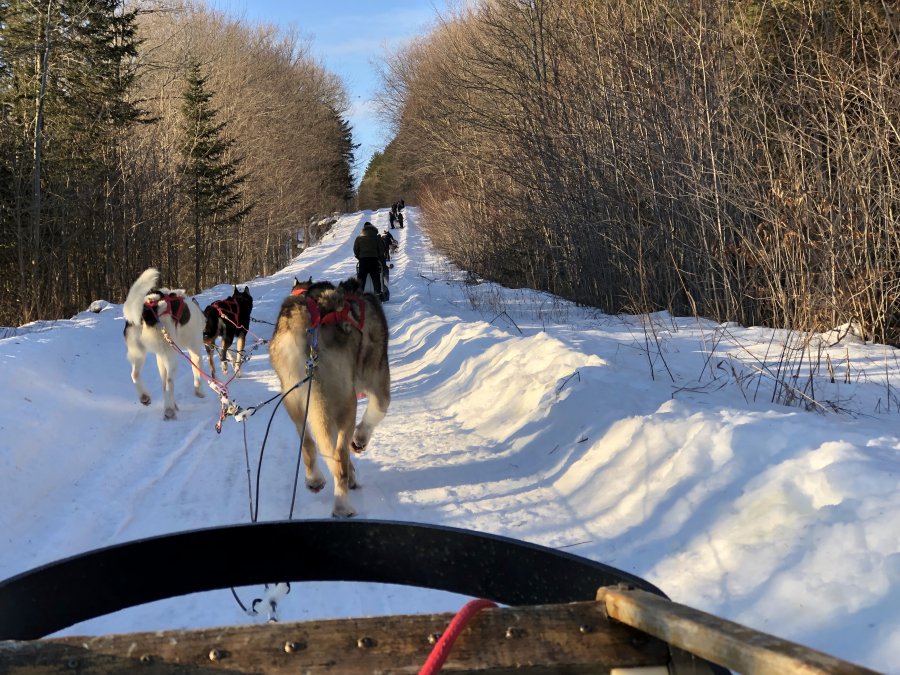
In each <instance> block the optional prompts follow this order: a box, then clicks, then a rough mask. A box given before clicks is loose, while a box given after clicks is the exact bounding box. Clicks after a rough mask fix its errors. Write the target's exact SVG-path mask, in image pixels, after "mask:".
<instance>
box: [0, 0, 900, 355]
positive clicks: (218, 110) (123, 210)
mask: <svg viewBox="0 0 900 675" xmlns="http://www.w3.org/2000/svg"><path fill="white" fill-rule="evenodd" d="M0 10H2V14H0V30H2V38H3V39H2V40H0V126H2V128H0V145H2V151H0V286H2V290H3V292H4V293H6V294H7V295H13V296H14V297H16V299H17V301H16V303H3V304H2V305H0V325H18V324H20V323H24V322H27V321H31V320H34V319H38V318H56V317H66V316H69V315H71V314H72V313H74V312H77V311H80V310H81V309H83V308H84V307H85V306H87V304H88V303H89V302H90V301H91V300H93V299H96V298H110V299H112V300H116V299H119V298H121V297H123V296H124V292H125V289H127V287H128V285H129V284H130V282H131V280H132V278H133V276H134V274H135V273H136V272H138V271H140V270H141V269H143V268H145V267H147V266H149V265H151V264H153V265H156V266H159V267H160V268H161V269H162V271H163V278H164V279H167V280H169V285H176V284H177V285H181V286H184V287H185V288H188V289H189V290H191V291H197V290H199V289H201V288H205V287H207V286H209V285H212V284H216V283H221V282H229V281H232V280H235V279H248V278H252V277H254V276H257V275H264V274H268V273H271V272H272V271H273V270H276V269H279V268H280V267H281V266H283V265H284V264H285V263H286V262H287V261H288V260H289V259H290V258H291V257H293V256H294V255H296V254H297V252H298V251H299V250H300V246H301V244H300V243H299V242H300V241H309V240H310V239H309V238H310V237H314V236H315V235H316V234H317V233H316V232H312V231H310V229H311V228H313V227H314V226H315V223H318V222H320V221H321V220H322V218H323V217H325V216H328V215H329V214H331V213H333V212H335V211H352V210H355V209H374V208H380V207H384V206H386V205H388V204H390V203H392V202H393V201H395V200H396V199H397V198H398V196H402V197H404V198H405V200H406V202H407V203H408V204H414V205H417V206H419V207H421V209H422V213H423V223H424V227H426V228H427V231H428V234H429V235H430V237H431V239H432V241H433V242H434V244H435V245H436V246H437V247H438V248H439V249H441V250H442V251H443V252H445V253H446V254H447V255H448V256H449V257H450V258H451V259H452V260H453V261H454V262H455V263H457V264H458V265H459V266H460V267H461V268H462V269H466V270H470V271H471V272H472V273H474V274H476V275H480V276H482V277H484V278H488V279H491V280H495V281H499V282H501V283H503V284H506V285H508V286H512V287H531V288H537V289H542V290H546V291H549V292H552V293H554V294H556V295H558V296H560V297H563V298H566V299H569V300H573V301H575V302H577V303H580V304H583V305H587V306H594V307H597V308H599V309H601V310H603V311H605V312H609V313H620V312H626V313H643V312H648V311H656V310H659V309H667V310H669V311H671V312H672V313H674V314H678V315H696V316H705V317H710V318H714V319H717V320H720V321H735V322H738V323H741V324H743V325H748V326H749V325H765V326H778V327H786V328H791V329H796V330H798V331H815V330H823V329H828V328H832V327H835V326H840V325H854V326H856V327H858V330H859V332H860V333H861V334H862V335H864V336H865V337H866V338H867V339H869V340H874V341H877V342H882V343H886V344H893V345H897V344H900V307H898V296H900V276H898V274H897V271H898V264H900V175H898V171H900V170H898V167H900V10H898V9H897V7H896V4H895V3H890V2H888V1H887V0H741V1H740V2H738V1H735V0H726V1H725V2H722V1H720V0H638V1H637V2H630V1H629V2H622V1H621V0H480V1H479V2H469V3H459V5H458V6H457V7H456V9H454V10H452V11H451V12H450V13H448V14H447V15H445V16H441V17H439V18H438V20H437V23H436V27H435V28H434V29H433V30H432V31H431V32H430V33H429V34H427V35H425V36H423V37H421V38H420V39H416V40H413V41H410V42H409V43H408V44H407V46H406V47H405V48H404V49H402V50H400V51H397V52H393V53H390V54H387V55H385V56H384V57H383V64H382V83H381V93H380V104H381V108H382V116H383V118H384V120H385V122H386V123H387V124H388V125H389V129H390V132H389V138H387V139H386V141H387V143H386V146H385V148H384V150H383V151H382V152H378V153H376V154H375V156H374V157H373V158H372V160H371V161H370V162H369V164H368V166H367V168H366V171H365V174H364V176H363V178H362V181H361V183H360V185H359V186H358V188H356V187H355V186H354V182H353V169H354V151H355V150H356V148H357V146H356V145H355V144H354V140H353V135H352V128H351V127H350V125H349V123H348V121H347V110H348V107H349V106H348V102H347V93H346V91H345V89H344V86H343V84H342V83H341V82H340V80H339V79H338V78H337V77H336V76H335V75H334V74H332V73H329V72H328V71H326V70H325V69H324V68H323V67H322V66H321V65H319V64H318V63H317V62H316V61H315V59H313V58H312V57H311V56H310V45H309V44H308V43H306V42H304V41H303V40H301V39H300V38H299V37H298V36H297V35H295V34H293V33H291V32H289V31H285V30H283V29H279V28H277V27H275V26H265V25H246V24H245V23H242V22H240V21H236V20H233V19H229V18H226V17H225V16H223V15H221V14H218V13H216V12H214V11H212V10H209V9H207V8H206V7H205V6H204V5H203V4H202V3H192V2H189V1H188V0H155V1H144V2H137V3H135V2H125V0H42V1H41V2H25V1H22V0H0ZM374 56H377V55H373V57H374Z"/></svg>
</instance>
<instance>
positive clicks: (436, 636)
mask: <svg viewBox="0 0 900 675" xmlns="http://www.w3.org/2000/svg"><path fill="white" fill-rule="evenodd" d="M440 639H441V633H430V634H429V635H428V644H430V645H433V644H436V643H437V641H438V640H440Z"/></svg>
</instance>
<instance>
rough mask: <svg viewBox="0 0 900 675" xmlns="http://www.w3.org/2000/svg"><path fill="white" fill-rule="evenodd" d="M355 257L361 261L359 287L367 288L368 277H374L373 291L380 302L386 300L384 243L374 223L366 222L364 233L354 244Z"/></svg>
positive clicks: (358, 275) (357, 275)
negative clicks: (383, 285) (383, 277)
mask: <svg viewBox="0 0 900 675" xmlns="http://www.w3.org/2000/svg"><path fill="white" fill-rule="evenodd" d="M353 255H354V256H356V259H357V260H359V268H358V271H357V273H356V278H357V279H358V280H359V285H360V286H362V287H363V288H365V287H366V277H372V289H373V290H374V291H375V295H376V296H377V297H378V299H379V300H382V301H383V300H384V291H383V289H382V286H381V274H382V272H383V267H382V266H383V265H384V264H385V257H386V255H385V250H384V242H383V241H382V239H381V236H380V235H379V234H378V228H377V227H375V226H374V225H373V224H372V223H370V222H368V221H367V222H366V223H365V225H363V229H362V232H361V233H360V234H359V236H358V237H357V238H356V241H354V242H353Z"/></svg>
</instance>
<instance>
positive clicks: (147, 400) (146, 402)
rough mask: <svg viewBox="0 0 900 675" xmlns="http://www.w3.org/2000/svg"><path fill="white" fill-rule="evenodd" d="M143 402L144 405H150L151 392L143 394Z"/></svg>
mask: <svg viewBox="0 0 900 675" xmlns="http://www.w3.org/2000/svg"><path fill="white" fill-rule="evenodd" d="M141 403H143V404H144V405H150V396H149V394H141Z"/></svg>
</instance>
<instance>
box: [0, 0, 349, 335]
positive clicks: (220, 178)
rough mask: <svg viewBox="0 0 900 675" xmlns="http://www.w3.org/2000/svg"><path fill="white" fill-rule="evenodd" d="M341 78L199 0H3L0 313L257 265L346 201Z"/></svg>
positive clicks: (287, 38)
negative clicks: (149, 278) (154, 275)
mask: <svg viewBox="0 0 900 675" xmlns="http://www.w3.org/2000/svg"><path fill="white" fill-rule="evenodd" d="M347 108H348V101H347V95H346V93H345V91H344V89H343V86H342V84H341V83H340V81H339V80H338V79H337V78H336V77H335V76H334V75H333V74H331V73H329V72H327V71H326V70H324V69H323V68H322V67H321V66H320V65H318V64H317V62H316V61H315V60H314V59H313V58H312V57H311V56H310V54H309V51H308V45H307V44H306V43H305V42H302V41H300V40H299V39H298V38H297V37H296V36H294V35H291V34H285V33H284V32H279V31H278V29H276V28H275V27H272V26H260V25H247V24H245V23H243V22H239V21H235V20H231V19H228V18H226V17H225V16H223V15H222V14H220V13H217V12H214V11H210V10H208V9H206V8H205V7H204V5H202V4H195V3H191V2H181V1H180V0H166V1H165V2H140V3H135V2H126V1H125V0H43V1H42V2H31V1H28V2H26V1H23V0H0V290H2V293H3V295H4V297H6V298H7V299H8V300H7V302H4V303H0V325H18V324H20V323H24V322H27V321H31V320H34V319H41V318H59V317H67V316H70V315H72V314H73V313H75V312H77V311H80V310H83V309H84V308H85V307H86V306H87V305H88V303H89V302H90V301H91V300H94V299H98V298H104V299H109V300H111V301H121V300H122V299H123V298H124V295H125V293H126V292H127V289H128V287H129V285H130V284H131V283H132V281H133V280H134V278H135V277H136V275H137V274H138V273H139V272H140V271H142V270H143V269H145V268H146V267H149V266H156V267H159V268H160V269H161V270H162V276H163V281H164V283H166V284H167V285H170V286H183V287H186V288H188V289H190V290H192V291H197V290H199V289H201V288H204V287H207V286H209V285H213V284H216V283H221V282H238V281H241V280H245V279H248V278H252V277H254V276H256V275H265V274H269V273H271V272H272V271H274V270H276V269H278V268H279V267H281V266H283V265H284V264H285V263H286V261H287V260H289V258H290V257H291V256H292V255H295V254H296V247H297V243H296V242H297V233H298V231H299V230H303V229H304V228H306V233H305V234H306V241H309V236H310V234H311V233H310V231H309V228H310V222H311V221H312V220H313V219H316V220H317V219H319V218H321V217H322V216H323V215H326V214H329V213H330V212H332V211H336V210H346V209H347V207H348V205H349V204H350V201H351V200H352V199H353V180H352V173H351V171H352V167H353V161H354V158H353V153H354V150H355V148H356V146H355V145H354V144H353V142H352V137H351V129H350V127H349V125H348V124H347V122H346V120H345V117H344V115H345V112H346V110H347Z"/></svg>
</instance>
